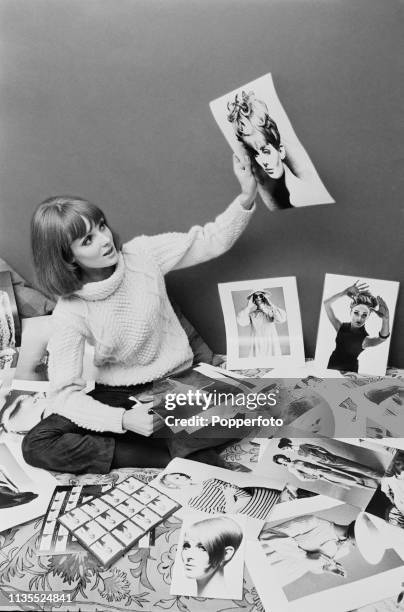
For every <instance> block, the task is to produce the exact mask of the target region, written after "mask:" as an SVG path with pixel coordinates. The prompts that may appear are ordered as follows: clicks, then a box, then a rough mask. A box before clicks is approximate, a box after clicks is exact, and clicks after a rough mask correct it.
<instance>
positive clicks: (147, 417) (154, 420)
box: [122, 404, 164, 437]
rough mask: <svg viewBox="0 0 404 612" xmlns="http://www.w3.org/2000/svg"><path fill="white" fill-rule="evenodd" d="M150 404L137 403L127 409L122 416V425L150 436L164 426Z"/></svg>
mask: <svg viewBox="0 0 404 612" xmlns="http://www.w3.org/2000/svg"><path fill="white" fill-rule="evenodd" d="M149 409H150V404H142V405H140V406H139V405H136V406H134V407H133V408H130V409H129V410H126V411H125V412H124V414H123V417H122V427H123V429H126V430H128V431H133V432H135V433H138V434H140V435H141V436H145V437H149V436H151V435H152V434H153V433H154V432H155V431H157V430H158V429H161V427H162V426H163V424H164V423H163V421H162V420H161V419H160V417H158V416H157V414H154V413H150V412H149Z"/></svg>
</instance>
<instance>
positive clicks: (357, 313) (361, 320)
mask: <svg viewBox="0 0 404 612" xmlns="http://www.w3.org/2000/svg"><path fill="white" fill-rule="evenodd" d="M369 315H370V310H369V308H368V307H367V306H365V305H364V304H360V305H359V306H354V307H353V308H352V309H351V325H352V327H363V326H364V325H365V323H366V321H367V320H368V318H369Z"/></svg>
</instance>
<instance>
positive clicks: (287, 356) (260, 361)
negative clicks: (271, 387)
mask: <svg viewBox="0 0 404 612" xmlns="http://www.w3.org/2000/svg"><path fill="white" fill-rule="evenodd" d="M219 294H220V301H221V305H222V311H223V317H224V321H225V327H226V340H227V367H228V369H230V370H231V369H237V368H257V367H261V368H273V367H275V366H277V365H292V364H293V365H296V366H297V365H303V364H304V349H303V333H302V326H301V319H300V308H299V298H298V294H297V287H296V279H295V278H294V277H292V276H290V277H283V278H267V279H260V280H252V281H240V282H234V283H221V284H219Z"/></svg>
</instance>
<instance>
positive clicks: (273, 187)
mask: <svg viewBox="0 0 404 612" xmlns="http://www.w3.org/2000/svg"><path fill="white" fill-rule="evenodd" d="M210 106H211V110H212V113H213V115H214V117H215V119H216V121H217V123H218V125H219V127H220V129H221V130H222V132H223V134H224V136H225V138H226V139H227V141H228V142H229V144H230V146H231V147H232V149H233V151H234V152H235V153H236V154H237V155H240V154H241V153H242V154H247V155H248V156H249V158H250V160H251V165H252V169H253V172H254V174H255V176H256V178H257V183H258V193H259V195H260V196H261V198H262V201H263V202H264V204H265V205H266V206H267V208H269V210H283V209H286V208H294V207H300V206H310V205H313V204H330V203H332V202H334V200H333V199H332V198H331V196H330V194H329V193H328V192H327V190H326V189H325V187H324V185H323V183H322V182H321V179H320V177H319V176H318V174H317V172H316V169H315V167H314V165H313V163H312V161H311V160H310V157H309V156H308V154H307V152H306V151H305V149H304V148H303V146H302V145H301V143H300V142H299V140H298V138H297V136H296V134H295V132H294V129H293V127H292V125H291V123H290V121H289V119H288V117H287V115H286V113H285V111H284V109H283V107H282V105H281V103H280V101H279V98H278V96H277V94H276V91H275V88H274V84H273V81H272V77H271V75H270V74H266V75H264V76H263V77H261V78H259V79H256V80H255V81H252V82H251V83H247V84H246V85H243V86H242V87H241V88H238V89H237V90H234V91H232V92H230V93H228V94H226V95H225V96H222V97H221V98H218V99H217V100H214V101H213V102H211V103H210Z"/></svg>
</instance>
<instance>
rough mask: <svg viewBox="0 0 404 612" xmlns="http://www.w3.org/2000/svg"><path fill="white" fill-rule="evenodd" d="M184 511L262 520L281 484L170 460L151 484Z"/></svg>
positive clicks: (273, 504) (262, 478)
mask: <svg viewBox="0 0 404 612" xmlns="http://www.w3.org/2000/svg"><path fill="white" fill-rule="evenodd" d="M153 485H154V486H158V487H159V488H160V489H161V490H162V491H163V492H165V493H168V494H170V495H172V496H175V498H176V499H177V500H179V501H180V503H182V504H183V505H184V506H186V507H187V508H192V509H193V510H198V511H200V512H205V513H207V514H216V513H223V514H238V513H239V514H244V515H246V516H249V517H251V518H255V519H261V520H263V519H265V518H267V517H268V515H269V514H270V512H271V510H272V508H273V507H274V506H275V504H277V503H278V501H279V500H280V496H281V494H282V491H283V489H284V485H285V483H284V482H282V481H279V480H278V481H275V480H271V481H270V480H269V479H268V478H265V477H260V478H259V480H258V481H255V480H254V479H253V477H252V474H249V475H248V477H247V478H246V475H245V474H243V473H242V472H238V473H235V472H232V471H231V470H226V469H223V468H217V467H212V466H208V465H203V466H202V464H201V463H197V462H195V461H190V460H187V459H174V460H173V461H171V462H170V463H169V464H168V466H167V467H166V469H165V470H164V472H163V473H162V474H161V475H160V476H159V477H158V478H157V479H156V481H153Z"/></svg>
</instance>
